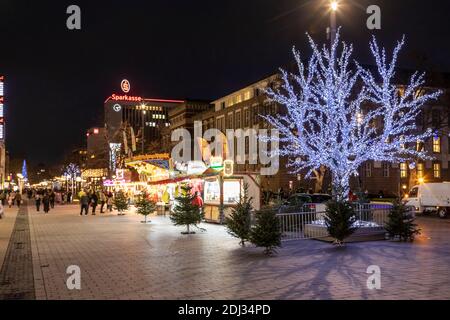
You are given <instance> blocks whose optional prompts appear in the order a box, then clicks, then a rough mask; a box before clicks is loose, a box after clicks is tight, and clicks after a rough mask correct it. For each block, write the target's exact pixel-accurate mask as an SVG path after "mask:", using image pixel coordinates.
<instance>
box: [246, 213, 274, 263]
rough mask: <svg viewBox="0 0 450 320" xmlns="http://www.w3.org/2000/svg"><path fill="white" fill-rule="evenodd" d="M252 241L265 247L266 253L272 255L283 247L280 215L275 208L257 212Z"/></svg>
mask: <svg viewBox="0 0 450 320" xmlns="http://www.w3.org/2000/svg"><path fill="white" fill-rule="evenodd" d="M250 241H251V242H252V243H253V244H254V245H256V246H257V247H263V248H265V250H264V253H265V254H266V255H271V254H272V253H274V252H276V248H277V247H281V230H280V223H279V220H278V217H277V215H276V213H275V211H273V210H263V211H259V212H257V213H256V224H255V226H254V227H253V228H252V229H251V232H250Z"/></svg>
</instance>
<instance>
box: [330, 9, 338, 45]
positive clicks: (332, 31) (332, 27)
mask: <svg viewBox="0 0 450 320" xmlns="http://www.w3.org/2000/svg"><path fill="white" fill-rule="evenodd" d="M338 9H339V2H338V0H332V1H331V2H330V29H329V38H330V41H331V45H333V43H334V40H335V39H336V33H337V27H336V12H337V11H338Z"/></svg>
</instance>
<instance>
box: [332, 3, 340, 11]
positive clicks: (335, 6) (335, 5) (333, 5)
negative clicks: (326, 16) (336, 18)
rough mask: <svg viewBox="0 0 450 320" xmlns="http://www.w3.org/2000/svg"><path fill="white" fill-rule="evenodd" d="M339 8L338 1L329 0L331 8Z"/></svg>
mask: <svg viewBox="0 0 450 320" xmlns="http://www.w3.org/2000/svg"><path fill="white" fill-rule="evenodd" d="M338 8H339V3H338V2H337V1H331V10H333V11H337V9H338Z"/></svg>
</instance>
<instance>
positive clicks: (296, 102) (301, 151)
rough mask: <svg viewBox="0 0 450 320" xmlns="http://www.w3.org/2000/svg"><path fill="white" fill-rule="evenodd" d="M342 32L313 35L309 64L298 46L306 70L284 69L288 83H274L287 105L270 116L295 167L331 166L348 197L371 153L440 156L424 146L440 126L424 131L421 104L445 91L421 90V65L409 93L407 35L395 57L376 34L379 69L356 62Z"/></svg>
mask: <svg viewBox="0 0 450 320" xmlns="http://www.w3.org/2000/svg"><path fill="white" fill-rule="evenodd" d="M339 38H340V36H339V32H338V34H337V36H336V39H335V41H334V43H333V45H332V46H331V49H330V48H327V47H324V48H323V49H319V48H318V46H317V45H316V43H315V42H314V41H313V40H312V39H311V38H310V37H309V42H310V45H311V48H312V50H313V54H312V57H311V58H310V59H309V62H308V65H307V66H305V65H304V63H303V62H302V60H301V57H300V53H299V52H298V51H296V50H295V48H294V49H293V52H294V56H295V59H296V62H297V66H298V69H299V73H298V74H288V73H287V72H286V71H284V70H282V76H283V82H284V84H283V86H282V89H281V90H279V89H268V90H267V91H266V92H267V94H268V96H269V98H271V99H272V100H273V101H275V102H277V103H279V104H281V105H283V106H285V107H286V109H287V113H286V114H285V115H275V116H272V115H267V116H263V118H265V119H266V120H267V121H268V122H269V123H270V124H271V125H272V126H273V127H275V129H278V130H279V132H280V138H278V141H279V142H280V146H281V147H280V150H277V151H275V152H276V153H278V154H279V155H280V156H287V157H288V158H289V159H290V161H289V163H288V166H289V167H290V168H291V170H292V173H300V172H303V171H307V175H306V177H311V175H312V174H313V172H314V171H315V170H318V169H320V168H321V167H326V168H328V169H329V170H330V171H331V172H332V176H333V179H332V183H333V192H334V194H335V195H336V196H338V197H342V198H346V197H347V195H348V192H349V181H350V177H351V176H354V175H358V169H359V168H360V166H361V165H362V164H363V163H365V162H367V161H386V162H391V163H403V162H405V161H408V160H412V159H416V158H419V159H432V158H430V157H429V156H428V155H427V154H426V152H424V151H417V149H416V143H417V141H426V139H428V138H430V137H431V136H432V135H433V133H432V131H431V130H430V129H429V130H428V131H426V132H425V133H417V132H418V130H417V127H416V124H415V123H416V121H415V120H416V118H417V116H418V115H419V114H420V113H421V107H422V106H423V105H424V104H425V103H426V102H427V101H429V100H436V99H437V98H438V97H439V95H440V94H441V92H440V91H438V92H431V93H430V92H428V93H424V94H421V95H419V94H417V92H419V89H420V88H421V87H422V86H423V85H424V74H418V73H414V74H413V75H412V76H411V78H410V80H409V84H408V85H407V86H405V88H404V91H403V90H402V91H403V92H402V93H400V92H399V88H398V87H397V86H396V85H395V84H393V81H394V76H395V66H396V62H397V57H398V54H399V52H400V50H401V48H402V47H403V45H404V39H403V40H402V41H400V42H399V43H398V44H397V46H396V47H395V49H394V52H393V56H392V59H391V60H390V61H387V60H388V59H387V57H386V51H385V49H380V48H379V47H378V44H377V41H376V39H375V38H374V39H373V40H372V41H371V43H370V49H371V52H372V55H373V57H374V58H375V61H376V74H375V75H374V74H373V73H372V72H371V71H369V70H367V69H365V68H363V67H362V66H360V65H359V64H358V63H356V66H355V67H354V68H353V67H350V63H349V61H350V58H351V55H352V53H353V47H352V46H351V45H347V44H346V43H343V44H342V47H341V46H339ZM338 48H339V50H338ZM262 138H263V139H266V140H267V139H269V138H267V137H262Z"/></svg>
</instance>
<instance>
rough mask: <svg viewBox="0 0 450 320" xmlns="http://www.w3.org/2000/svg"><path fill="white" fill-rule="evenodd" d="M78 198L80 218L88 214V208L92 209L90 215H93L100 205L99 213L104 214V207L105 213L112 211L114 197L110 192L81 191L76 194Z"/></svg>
mask: <svg viewBox="0 0 450 320" xmlns="http://www.w3.org/2000/svg"><path fill="white" fill-rule="evenodd" d="M78 197H79V199H80V207H81V210H80V216H82V215H83V213H84V214H85V215H88V213H89V207H91V208H92V215H95V214H96V213H95V212H96V209H97V206H98V205H100V213H105V211H104V208H105V205H106V212H107V211H109V212H112V211H113V201H114V195H113V193H112V192H107V191H88V190H82V191H80V193H79V194H78Z"/></svg>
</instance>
